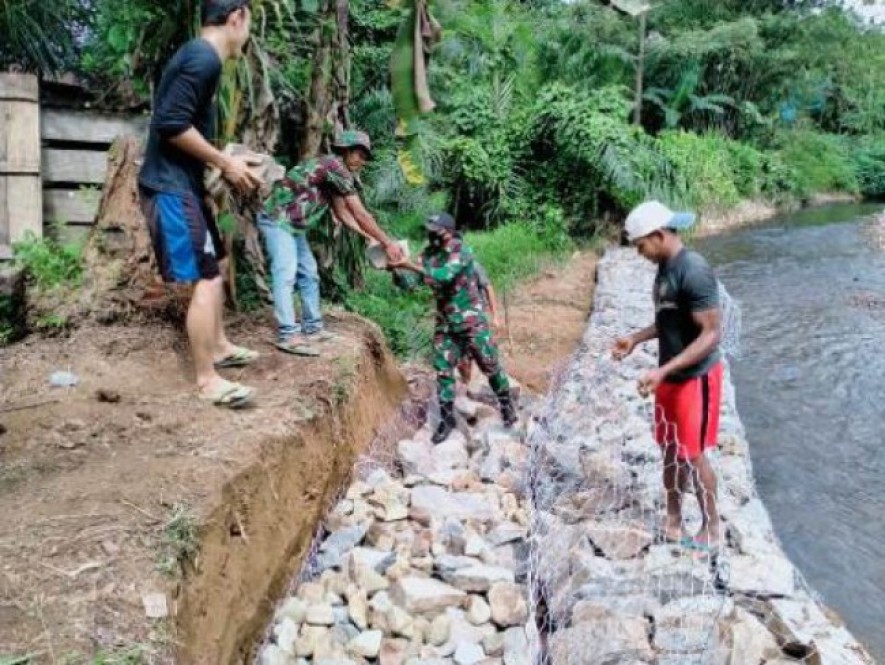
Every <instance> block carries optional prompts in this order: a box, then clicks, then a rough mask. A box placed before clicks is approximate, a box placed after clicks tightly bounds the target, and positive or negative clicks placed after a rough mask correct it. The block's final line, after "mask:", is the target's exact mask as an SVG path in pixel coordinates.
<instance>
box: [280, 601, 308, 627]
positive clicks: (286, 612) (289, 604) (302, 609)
mask: <svg viewBox="0 0 885 665" xmlns="http://www.w3.org/2000/svg"><path fill="white" fill-rule="evenodd" d="M306 616H307V602H306V601H305V600H303V599H301V598H297V597H293V598H287V599H286V600H285V601H284V602H283V604H282V605H280V609H278V610H277V619H278V620H279V619H283V618H287V617H288V618H289V619H292V621H294V622H295V623H303V622H304V618H305V617H306Z"/></svg>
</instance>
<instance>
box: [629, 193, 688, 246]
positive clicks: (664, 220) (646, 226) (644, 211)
mask: <svg viewBox="0 0 885 665" xmlns="http://www.w3.org/2000/svg"><path fill="white" fill-rule="evenodd" d="M694 222H695V215H694V213H691V212H673V211H672V210H670V208H668V207H667V206H665V205H664V204H663V203H661V202H660V201H646V202H645V203H643V204H641V205H639V206H637V207H636V208H634V209H633V211H632V212H631V213H630V214H629V215H627V222H626V224H625V225H624V226H625V228H626V231H627V239H628V240H629V241H630V242H633V241H635V240H638V239H639V238H644V237H645V236H647V235H649V234H651V233H654V232H655V231H659V230H661V229H673V230H674V231H680V230H682V229H687V228H689V227H690V226H692V225H693V224H694Z"/></svg>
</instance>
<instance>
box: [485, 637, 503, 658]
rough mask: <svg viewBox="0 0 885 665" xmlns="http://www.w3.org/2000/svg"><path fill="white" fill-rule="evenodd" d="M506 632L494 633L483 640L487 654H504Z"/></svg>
mask: <svg viewBox="0 0 885 665" xmlns="http://www.w3.org/2000/svg"><path fill="white" fill-rule="evenodd" d="M504 641H505V633H492V634H491V635H489V636H488V637H486V638H485V639H484V640H483V641H482V649H483V651H485V652H486V655H487V656H493V657H494V656H503V655H504Z"/></svg>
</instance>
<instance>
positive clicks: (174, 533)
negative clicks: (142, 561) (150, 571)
mask: <svg viewBox="0 0 885 665" xmlns="http://www.w3.org/2000/svg"><path fill="white" fill-rule="evenodd" d="M199 548H200V543H199V539H198V534H197V520H196V518H195V517H194V516H193V513H192V512H191V509H190V507H189V506H187V505H185V504H181V503H177V504H175V505H174V506H173V507H172V512H171V515H170V517H169V520H168V521H167V522H166V526H165V527H164V528H163V538H162V542H161V544H160V553H159V555H158V557H157V570H158V571H159V572H161V573H163V574H164V575H169V576H170V577H174V576H176V575H179V574H180V573H181V570H182V567H183V566H184V565H185V564H186V563H187V562H189V561H192V560H193V558H194V557H195V556H196V554H197V552H198V551H199Z"/></svg>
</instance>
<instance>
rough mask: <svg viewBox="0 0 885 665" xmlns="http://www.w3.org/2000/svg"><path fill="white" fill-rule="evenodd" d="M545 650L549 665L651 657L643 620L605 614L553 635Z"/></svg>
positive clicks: (586, 664) (601, 664)
mask: <svg viewBox="0 0 885 665" xmlns="http://www.w3.org/2000/svg"><path fill="white" fill-rule="evenodd" d="M548 648H549V649H550V654H551V663H552V664H553V665H566V664H572V663H574V664H576V665H577V664H578V663H580V664H581V665H605V664H607V663H611V662H618V663H621V662H627V661H629V660H630V659H638V660H651V658H652V656H653V652H652V650H651V645H650V644H649V642H648V621H646V619H645V618H644V617H641V616H621V615H616V614H612V613H608V612H606V611H605V610H601V611H600V612H599V613H598V615H597V616H595V617H594V618H593V620H591V621H587V622H586V623H581V624H578V625H577V626H574V627H572V628H566V629H564V630H559V631H557V632H555V633H553V635H551V636H550V638H549V640H548ZM615 658H616V659H617V660H615Z"/></svg>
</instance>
